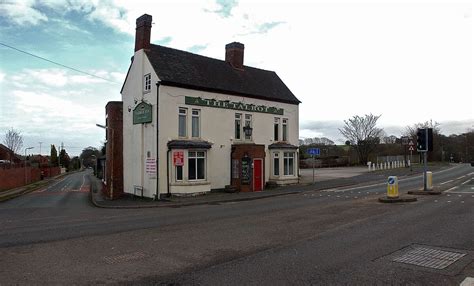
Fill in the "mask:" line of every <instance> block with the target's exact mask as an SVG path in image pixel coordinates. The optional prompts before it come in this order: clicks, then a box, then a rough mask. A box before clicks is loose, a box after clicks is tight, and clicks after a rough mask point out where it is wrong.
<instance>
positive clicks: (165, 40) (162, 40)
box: [156, 36, 173, 46]
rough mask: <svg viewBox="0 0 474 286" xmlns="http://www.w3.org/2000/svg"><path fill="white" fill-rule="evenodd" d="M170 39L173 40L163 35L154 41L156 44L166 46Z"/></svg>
mask: <svg viewBox="0 0 474 286" xmlns="http://www.w3.org/2000/svg"><path fill="white" fill-rule="evenodd" d="M172 40H173V38H172V37H170V36H167V37H164V38H161V39H159V40H158V41H156V43H157V44H158V45H163V46H166V45H168V44H169V43H171V41H172Z"/></svg>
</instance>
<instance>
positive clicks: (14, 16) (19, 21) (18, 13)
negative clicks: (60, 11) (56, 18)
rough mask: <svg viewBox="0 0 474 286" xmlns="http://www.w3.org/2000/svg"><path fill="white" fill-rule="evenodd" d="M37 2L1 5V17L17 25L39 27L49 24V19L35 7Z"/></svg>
mask: <svg viewBox="0 0 474 286" xmlns="http://www.w3.org/2000/svg"><path fill="white" fill-rule="evenodd" d="M34 4H35V1H31V0H30V1H25V0H18V1H16V0H15V1H11V0H8V1H7V2H6V3H2V4H1V5H0V15H3V17H6V18H8V19H9V20H10V21H11V22H13V23H14V24H16V25H20V26H22V25H27V24H31V25H38V24H39V23H41V22H47V21H48V17H47V16H46V15H45V14H44V13H41V12H40V11H38V10H37V9H35V8H34V7H33V5H34Z"/></svg>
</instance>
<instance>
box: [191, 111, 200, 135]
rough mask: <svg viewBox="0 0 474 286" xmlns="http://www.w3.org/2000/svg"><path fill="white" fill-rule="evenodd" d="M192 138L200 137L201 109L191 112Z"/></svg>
mask: <svg viewBox="0 0 474 286" xmlns="http://www.w3.org/2000/svg"><path fill="white" fill-rule="evenodd" d="M191 113H192V114H191V117H192V120H191V129H192V130H191V136H192V137H200V133H201V132H200V125H201V124H200V115H201V111H200V110H199V109H193V110H192V112H191Z"/></svg>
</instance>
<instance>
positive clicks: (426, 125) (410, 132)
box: [404, 119, 441, 138]
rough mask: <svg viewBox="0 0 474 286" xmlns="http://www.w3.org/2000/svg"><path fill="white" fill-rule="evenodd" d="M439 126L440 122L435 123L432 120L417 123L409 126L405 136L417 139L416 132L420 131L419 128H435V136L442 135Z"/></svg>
mask: <svg viewBox="0 0 474 286" xmlns="http://www.w3.org/2000/svg"><path fill="white" fill-rule="evenodd" d="M439 126H440V124H439V123H438V122H436V121H433V119H430V120H429V121H425V122H420V123H415V124H413V125H412V126H407V127H406V128H405V132H404V135H405V136H408V137H410V138H416V131H417V130H418V128H433V133H434V134H440V133H441V128H440V127H439Z"/></svg>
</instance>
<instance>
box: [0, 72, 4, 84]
mask: <svg viewBox="0 0 474 286" xmlns="http://www.w3.org/2000/svg"><path fill="white" fill-rule="evenodd" d="M4 78H5V74H4V73H3V72H0V82H3V79H4Z"/></svg>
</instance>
